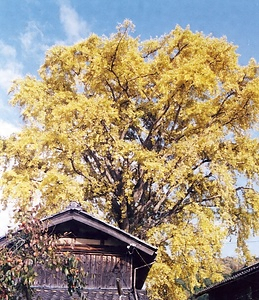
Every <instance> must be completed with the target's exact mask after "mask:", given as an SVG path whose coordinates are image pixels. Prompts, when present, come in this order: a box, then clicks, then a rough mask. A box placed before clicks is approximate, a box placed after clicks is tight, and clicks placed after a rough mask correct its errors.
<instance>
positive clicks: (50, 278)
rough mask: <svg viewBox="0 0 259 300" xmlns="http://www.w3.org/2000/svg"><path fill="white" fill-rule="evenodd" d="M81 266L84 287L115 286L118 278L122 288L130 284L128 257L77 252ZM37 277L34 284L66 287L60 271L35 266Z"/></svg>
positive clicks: (130, 271) (130, 266)
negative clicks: (83, 274) (83, 275)
mask: <svg viewBox="0 0 259 300" xmlns="http://www.w3.org/2000/svg"><path fill="white" fill-rule="evenodd" d="M76 256H77V257H78V258H79V261H80V265H81V266H82V267H83V269H84V272H85V274H86V276H85V287H86V288H103V289H106V288H116V279H117V278H119V279H120V284H121V287H122V288H131V286H132V279H131V276H132V265H131V261H130V257H129V256H127V255H125V256H122V255H119V254H102V253H87V254H77V255H76ZM37 273H38V277H37V279H36V281H35V286H53V287H66V286H67V282H66V278H65V276H64V274H62V273H61V272H60V271H59V272H57V271H55V270H53V271H52V270H46V269H43V268H42V267H40V266H39V267H38V268H37Z"/></svg>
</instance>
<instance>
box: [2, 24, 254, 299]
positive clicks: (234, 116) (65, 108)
mask: <svg viewBox="0 0 259 300" xmlns="http://www.w3.org/2000/svg"><path fill="white" fill-rule="evenodd" d="M133 27H134V26H133V25H132V24H131V22H130V21H125V23H124V24H122V25H120V26H119V27H118V29H117V30H118V31H117V32H116V33H115V34H113V35H111V36H110V37H104V36H102V37H99V36H96V35H91V36H90V37H89V38H88V39H86V40H84V41H81V42H79V43H77V44H75V45H73V46H55V47H53V48H52V49H50V50H49V51H48V52H47V54H46V59H45V63H44V64H43V66H42V67H41V68H40V70H39V75H40V79H36V78H33V77H30V76H27V77H25V78H24V79H21V80H17V81H16V82H15V84H14V86H13V87H12V89H11V92H12V95H13V97H12V100H11V103H12V104H13V105H15V106H18V107H20V109H21V115H22V117H23V119H24V128H23V130H22V131H21V132H20V133H18V134H16V135H14V136H12V137H11V138H9V139H6V140H2V141H1V144H0V146H1V162H3V163H2V164H3V166H4V167H5V171H4V173H3V176H2V179H1V185H2V187H3V194H2V199H1V202H2V203H7V202H8V201H9V199H10V198H12V199H14V201H15V202H16V206H17V207H21V208H23V209H26V207H27V206H30V205H32V204H33V203H34V201H35V197H40V201H41V202H42V204H43V205H45V208H46V209H45V210H44V212H43V211H42V212H41V214H50V213H53V212H54V211H56V210H58V209H60V208H63V207H65V206H66V205H67V202H69V201H71V200H77V201H80V202H81V203H83V204H84V205H85V207H86V208H87V209H88V210H94V209H95V210H98V209H99V210H101V211H102V212H103V215H105V217H106V218H107V219H108V220H110V221H111V222H113V223H115V224H117V225H118V226H120V228H122V229H125V230H127V231H129V232H131V233H133V234H136V235H138V236H139V237H141V238H145V239H147V238H148V240H149V241H150V242H152V243H154V244H155V245H157V246H158V247H159V255H158V262H157V264H156V265H155V266H153V268H152V271H151V276H150V282H149V286H150V287H153V290H152V295H153V297H154V299H156V300H157V299H178V300H179V299H185V298H186V297H187V296H186V295H187V294H190V293H191V292H192V291H193V290H194V288H195V286H196V287H198V286H200V285H202V284H203V283H204V279H205V278H207V277H209V278H211V279H212V280H217V279H218V278H220V274H221V273H220V272H221V268H220V266H219V265H218V264H217V260H216V259H217V258H218V257H219V256H220V251H221V247H222V241H223V240H224V238H225V237H226V236H228V235H229V234H236V235H237V236H238V244H239V245H240V249H241V250H242V251H243V254H244V255H245V256H246V257H247V258H249V253H248V252H247V248H246V244H245V240H246V239H247V238H248V237H249V235H250V233H251V232H254V233H258V230H259V225H258V222H257V220H258V212H259V204H258V203H259V202H258V201H259V196H258V171H259V156H258V149H259V144H258V140H257V139H255V138H252V137H251V132H253V130H255V128H256V126H258V115H259V82H258V81H259V77H258V65H257V63H256V62H255V61H254V60H251V61H250V62H249V63H248V65H247V66H240V65H239V64H238V54H237V53H236V47H235V46H233V45H232V44H230V43H228V42H227V40H226V39H225V38H222V39H217V38H214V37H212V36H205V35H203V34H202V33H193V32H192V31H191V30H190V29H189V28H186V29H182V28H181V27H179V26H177V27H176V28H175V29H174V30H172V31H171V32H170V33H169V34H166V35H164V36H162V37H160V38H156V39H150V40H148V41H141V40H140V38H134V37H133V36H131V34H130V30H132V29H133ZM253 134H254V132H253ZM158 274H159V275H158ZM166 297H167V298H166Z"/></svg>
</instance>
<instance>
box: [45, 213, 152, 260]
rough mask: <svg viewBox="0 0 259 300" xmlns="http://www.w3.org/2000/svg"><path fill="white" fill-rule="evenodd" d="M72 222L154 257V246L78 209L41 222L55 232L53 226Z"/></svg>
mask: <svg viewBox="0 0 259 300" xmlns="http://www.w3.org/2000/svg"><path fill="white" fill-rule="evenodd" d="M72 220H74V221H77V222H80V223H82V224H84V225H87V226H90V227H92V228H94V229H97V230H99V231H101V232H104V233H105V234H107V235H110V236H111V237H114V238H115V239H117V240H119V241H121V242H123V243H125V244H128V245H129V246H130V245H132V246H133V247H135V248H136V249H138V250H140V251H142V252H144V253H145V254H147V255H149V256H151V257H155V256H156V251H157V248H155V247H154V246H152V245H150V244H148V243H146V242H144V241H142V240H140V239H139V238H137V237H135V236H133V235H131V234H129V233H127V232H125V231H123V230H121V229H119V228H117V227H115V226H113V225H110V224H107V223H106V222H104V221H101V220H99V219H97V218H95V217H93V216H91V215H89V214H88V213H86V212H85V211H83V210H81V209H78V208H69V209H66V210H64V211H62V212H59V213H57V214H55V215H52V216H50V217H47V218H45V219H44V220H43V221H47V222H49V228H50V229H52V230H53V231H54V232H55V229H54V228H55V226H57V225H59V224H62V223H65V222H68V221H72Z"/></svg>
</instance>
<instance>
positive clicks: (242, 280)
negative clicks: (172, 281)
mask: <svg viewBox="0 0 259 300" xmlns="http://www.w3.org/2000/svg"><path fill="white" fill-rule="evenodd" d="M192 299H198V300H238V299H239V300H259V263H256V264H254V265H251V266H249V267H246V268H242V269H241V270H239V271H237V272H235V273H233V274H232V276H230V277H228V278H226V279H225V280H223V281H222V282H219V283H217V284H214V285H212V286H210V287H208V288H206V289H204V290H202V291H200V292H199V293H197V294H196V295H195V296H193V298H192Z"/></svg>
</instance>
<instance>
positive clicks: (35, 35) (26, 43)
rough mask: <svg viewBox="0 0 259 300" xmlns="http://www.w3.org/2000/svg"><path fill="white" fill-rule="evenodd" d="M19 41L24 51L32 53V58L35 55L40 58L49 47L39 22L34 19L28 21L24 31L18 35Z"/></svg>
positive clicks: (28, 53)
mask: <svg viewBox="0 0 259 300" xmlns="http://www.w3.org/2000/svg"><path fill="white" fill-rule="evenodd" d="M20 41H21V45H22V48H23V50H24V53H25V54H27V55H33V56H34V60H35V57H36V58H38V59H42V57H44V53H45V51H46V50H47V49H48V48H49V46H48V45H47V43H46V40H45V36H44V33H43V31H42V30H41V26H40V24H38V23H37V22H35V21H30V22H28V24H27V27H26V29H25V31H24V33H22V34H21V35H20Z"/></svg>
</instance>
